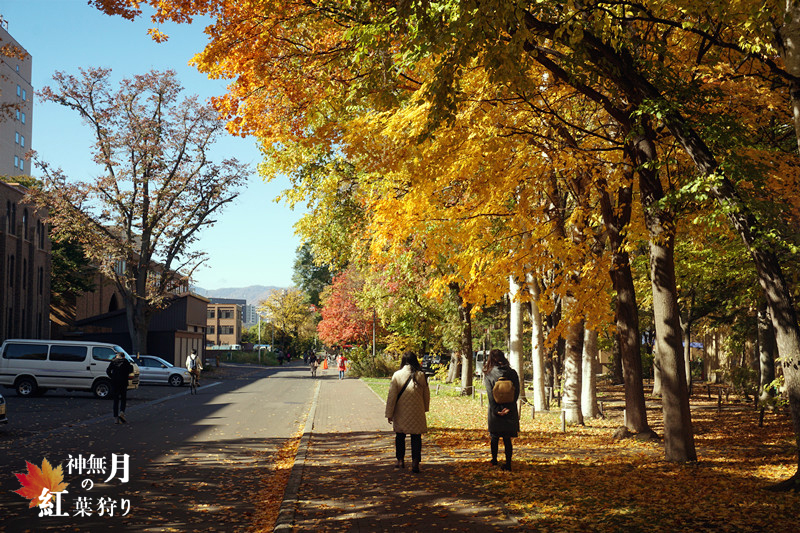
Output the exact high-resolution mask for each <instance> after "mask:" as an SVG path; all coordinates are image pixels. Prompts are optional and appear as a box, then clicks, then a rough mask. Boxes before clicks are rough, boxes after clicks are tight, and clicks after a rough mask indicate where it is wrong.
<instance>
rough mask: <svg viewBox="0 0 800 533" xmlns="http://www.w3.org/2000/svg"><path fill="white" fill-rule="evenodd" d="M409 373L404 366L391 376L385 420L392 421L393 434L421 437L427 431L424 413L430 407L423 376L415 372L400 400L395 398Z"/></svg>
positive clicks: (408, 369) (428, 390)
mask: <svg viewBox="0 0 800 533" xmlns="http://www.w3.org/2000/svg"><path fill="white" fill-rule="evenodd" d="M411 372H412V371H411V367H410V366H409V365H406V366H404V367H403V368H401V369H400V370H398V371H397V372H395V373H394V375H393V376H392V383H391V385H389V397H388V398H387V399H386V418H391V419H392V428H393V429H394V432H395V433H406V434H410V435H421V434H423V433H426V432H427V431H428V421H427V420H426V417H425V413H427V412H428V409H430V406H431V391H430V389H429V388H428V379H427V378H426V377H425V374H424V373H423V372H416V373H415V375H414V378H413V379H412V380H411V381H410V382H409V383H408V386H407V387H406V390H405V391H403V394H402V395H401V396H400V399H399V400H398V398H397V395H398V394H399V393H400V389H402V388H403V385H404V384H405V382H406V381H407V380H408V377H409V376H410V375H411Z"/></svg>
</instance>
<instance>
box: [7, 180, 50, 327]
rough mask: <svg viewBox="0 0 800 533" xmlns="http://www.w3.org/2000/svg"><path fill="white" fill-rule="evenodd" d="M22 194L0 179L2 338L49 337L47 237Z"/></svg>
mask: <svg viewBox="0 0 800 533" xmlns="http://www.w3.org/2000/svg"><path fill="white" fill-rule="evenodd" d="M25 194H26V189H25V187H23V186H21V185H18V184H15V183H6V182H3V181H1V180H0V209H2V211H0V213H2V221H0V341H2V340H5V339H9V338H27V339H49V338H50V268H51V262H50V239H49V237H48V235H47V226H46V225H45V224H44V222H43V221H42V219H43V216H42V213H40V212H38V211H36V210H35V209H34V207H33V206H31V205H28V204H26V203H24V202H23V199H24V197H25Z"/></svg>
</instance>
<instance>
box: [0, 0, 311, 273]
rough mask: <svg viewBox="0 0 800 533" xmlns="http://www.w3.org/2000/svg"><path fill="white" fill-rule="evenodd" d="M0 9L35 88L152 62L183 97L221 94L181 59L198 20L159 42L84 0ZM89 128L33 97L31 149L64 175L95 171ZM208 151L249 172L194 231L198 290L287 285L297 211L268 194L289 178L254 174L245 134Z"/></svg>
mask: <svg viewBox="0 0 800 533" xmlns="http://www.w3.org/2000/svg"><path fill="white" fill-rule="evenodd" d="M0 14H2V16H3V18H4V19H5V20H6V21H7V22H8V28H7V29H8V32H9V33H10V34H11V35H12V36H13V37H14V38H15V39H16V40H17V41H18V42H19V43H20V44H21V45H22V46H23V47H25V49H26V50H27V51H28V52H29V53H30V54H31V55H32V56H33V80H32V84H33V87H34V90H39V89H41V88H42V87H44V86H46V85H51V84H52V75H53V73H54V72H55V71H57V70H61V71H64V72H67V73H70V74H76V73H77V72H78V69H79V68H81V67H83V68H86V67H107V68H111V69H112V71H113V78H114V80H115V81H119V80H121V79H122V78H125V77H128V76H131V75H134V74H140V73H145V72H148V71H149V70H152V69H157V70H166V69H173V70H175V71H176V72H177V73H178V78H179V79H180V80H181V83H182V84H183V86H184V88H185V90H184V94H185V95H189V94H198V95H200V96H201V97H202V98H207V97H210V96H214V95H219V94H223V93H224V92H225V82H224V81H220V80H209V79H207V78H206V77H205V76H204V75H202V74H200V73H198V72H197V71H196V70H195V69H194V67H190V66H188V65H187V63H188V61H189V60H190V59H191V57H192V56H193V55H194V54H195V53H196V52H198V51H200V50H202V48H203V47H204V45H205V43H206V41H207V39H206V36H205V34H204V33H203V27H204V24H203V23H202V22H198V21H196V22H195V23H194V24H192V25H191V26H186V25H183V26H175V25H168V26H164V27H162V28H161V29H162V31H164V32H165V33H167V34H168V35H169V36H170V39H169V41H167V42H166V43H162V44H158V43H155V42H153V41H152V40H151V39H150V37H148V36H147V33H146V31H147V29H148V28H149V27H150V21H149V19H147V18H145V19H143V20H139V21H136V22H130V21H126V20H124V19H122V18H120V17H109V16H106V15H103V14H101V13H100V12H99V11H97V10H96V9H94V8H90V7H89V6H88V5H87V2H86V0H0ZM90 133H91V132H90V130H89V129H88V127H87V126H86V125H84V124H83V123H82V122H81V120H80V117H79V116H78V115H77V114H76V113H75V112H74V111H70V110H68V109H66V108H63V107H61V106H58V105H56V104H43V103H40V102H38V100H34V110H33V140H32V144H31V146H32V148H33V149H34V150H36V151H37V153H38V155H39V157H40V158H41V159H43V160H45V161H47V162H48V163H50V164H51V165H53V166H56V167H61V168H62V169H63V170H64V171H65V172H66V174H67V175H68V176H72V177H76V178H81V179H85V178H88V177H92V176H95V175H97V174H98V172H99V169H98V168H97V167H96V166H95V165H94V163H93V162H92V161H91V158H90V157H89V155H88V154H89V151H90V148H91V142H92V139H91V135H90ZM214 152H215V154H216V157H215V159H217V160H222V159H223V158H224V157H228V156H230V155H233V156H234V157H236V158H237V159H239V160H240V161H243V162H245V163H249V164H250V165H251V166H252V167H253V176H252V177H251V178H250V180H249V185H248V187H247V189H246V190H244V191H243V192H242V194H241V195H240V197H239V199H238V200H237V202H236V203H235V204H233V205H231V206H229V207H228V208H227V210H226V211H225V212H223V213H222V214H221V215H220V216H219V217H218V222H217V224H216V225H215V226H214V227H213V228H211V229H209V230H206V231H205V232H204V233H203V235H202V236H201V239H200V242H199V245H198V248H199V249H201V250H203V251H205V252H207V253H208V260H207V261H206V264H205V266H201V267H200V268H199V269H198V271H197V272H196V274H195V284H196V285H198V286H200V287H202V288H204V289H219V288H227V287H245V286H249V285H273V286H279V287H288V286H290V285H292V282H291V277H292V264H293V262H294V258H295V250H296V249H297V247H298V246H299V244H300V241H299V238H298V237H297V236H295V235H294V229H293V224H294V223H295V222H296V221H297V219H298V218H299V216H300V213H298V212H294V211H291V210H290V209H289V208H288V207H286V206H285V205H283V204H277V203H275V202H274V201H273V199H274V198H275V197H276V196H277V195H278V194H279V193H280V192H281V191H282V190H283V189H285V188H287V187H288V185H289V183H288V180H286V179H281V180H273V181H272V182H270V183H264V182H263V181H262V180H261V178H260V177H259V176H258V175H257V174H256V170H255V167H256V165H257V164H258V163H259V162H260V160H261V155H260V152H259V151H258V149H257V148H256V146H255V143H254V140H253V139H240V138H236V137H232V136H227V137H226V138H224V139H221V140H220V141H219V142H218V143H217V144H216V147H215V149H214ZM34 174H35V171H34Z"/></svg>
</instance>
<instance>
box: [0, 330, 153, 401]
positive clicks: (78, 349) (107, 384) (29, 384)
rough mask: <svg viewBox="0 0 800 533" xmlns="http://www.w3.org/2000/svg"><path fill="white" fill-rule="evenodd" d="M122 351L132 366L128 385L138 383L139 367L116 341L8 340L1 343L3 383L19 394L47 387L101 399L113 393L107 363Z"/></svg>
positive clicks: (41, 392) (39, 392)
mask: <svg viewBox="0 0 800 533" xmlns="http://www.w3.org/2000/svg"><path fill="white" fill-rule="evenodd" d="M118 353H121V354H122V355H123V356H124V357H126V358H127V359H128V361H130V363H131V364H132V365H133V372H132V373H131V374H130V375H129V376H128V388H129V389H135V388H137V387H138V386H139V367H138V366H137V365H136V363H135V362H134V360H133V359H132V358H131V356H130V355H128V354H127V353H126V352H125V350H123V349H122V348H121V347H119V346H117V345H116V344H108V343H105V342H90V341H60V340H35V339H8V340H6V341H4V342H3V345H2V346H0V385H5V386H6V387H11V388H14V389H16V390H17V394H18V395H19V396H33V395H35V394H43V393H44V392H46V391H47V390H48V389H58V388H61V389H66V390H86V391H92V392H93V393H94V395H95V396H97V397H98V398H108V397H109V396H110V394H111V380H110V379H109V378H108V375H107V374H106V369H108V364H109V362H111V360H112V359H114V357H115V356H116V355H117V354H118Z"/></svg>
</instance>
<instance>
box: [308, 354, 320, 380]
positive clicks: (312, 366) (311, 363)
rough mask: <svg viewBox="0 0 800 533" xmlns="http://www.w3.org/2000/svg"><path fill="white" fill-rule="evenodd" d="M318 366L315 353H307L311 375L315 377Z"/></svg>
mask: <svg viewBox="0 0 800 533" xmlns="http://www.w3.org/2000/svg"><path fill="white" fill-rule="evenodd" d="M318 366H319V361H317V356H316V355H315V354H313V353H312V354H309V355H308V367H309V368H310V369H311V376H312V377H317V367H318Z"/></svg>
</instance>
